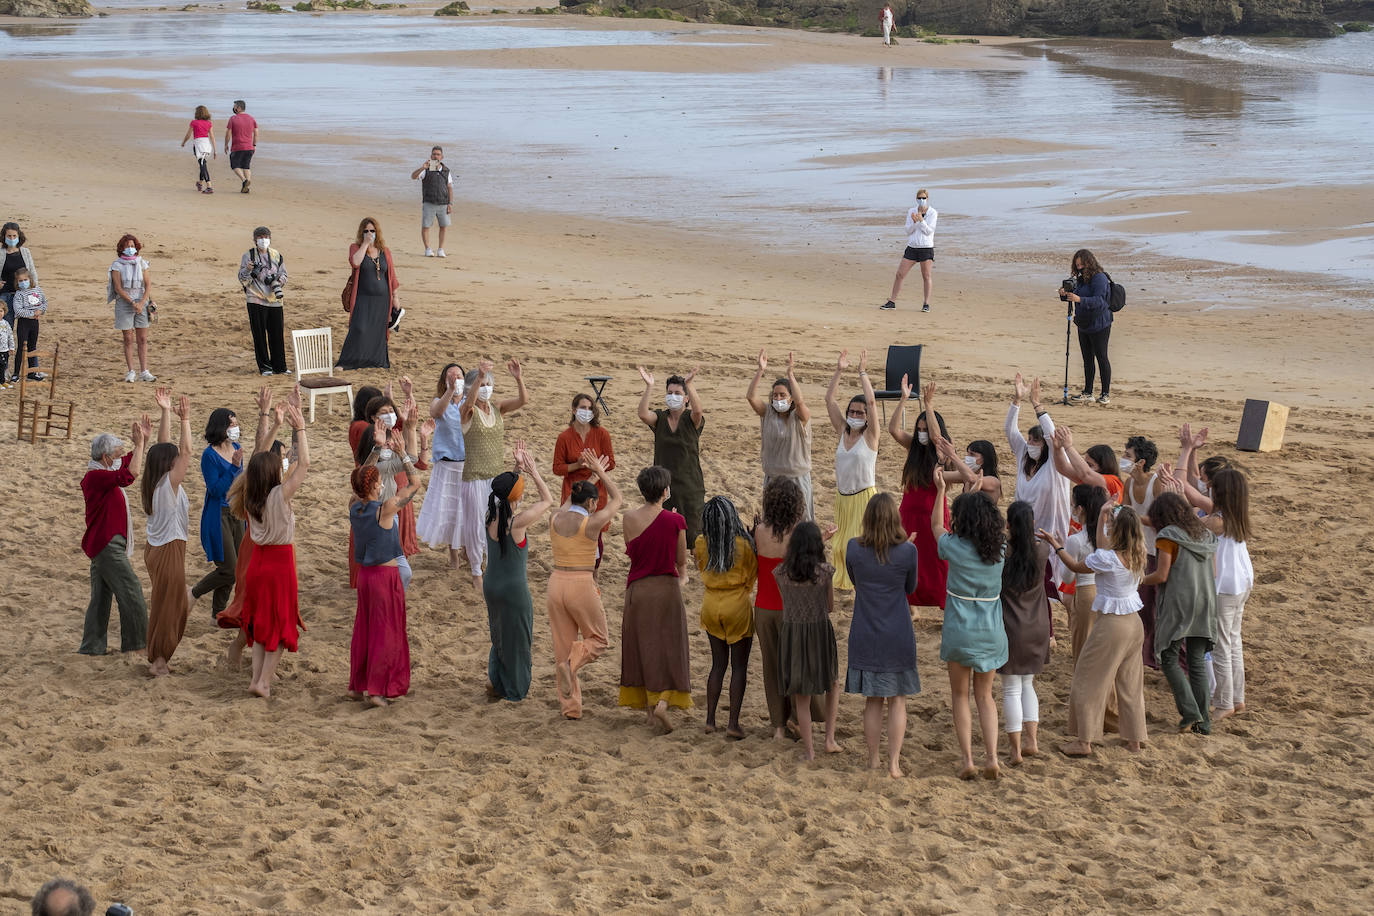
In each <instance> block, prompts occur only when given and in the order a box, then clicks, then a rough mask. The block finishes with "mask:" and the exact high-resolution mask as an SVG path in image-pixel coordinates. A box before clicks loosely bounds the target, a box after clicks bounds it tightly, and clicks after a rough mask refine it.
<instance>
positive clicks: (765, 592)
mask: <svg viewBox="0 0 1374 916" xmlns="http://www.w3.org/2000/svg"><path fill="white" fill-rule="evenodd" d="M782 560H783V558H782V557H765V556H763V555H762V554H759V557H758V561H759V592H758V594H757V595H756V596H755V597H754V607H756V608H758V609H759V610H761V611H780V610H782V592H780V591H779V590H778V580H777V579H776V578H775V577H774V576H773V570H775V569H777V568H778V567H779V566H780V565H782Z"/></svg>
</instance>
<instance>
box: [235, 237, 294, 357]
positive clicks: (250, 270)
mask: <svg viewBox="0 0 1374 916" xmlns="http://www.w3.org/2000/svg"><path fill="white" fill-rule="evenodd" d="M238 278H239V285H240V286H242V287H243V292H244V295H245V296H246V297H247V299H248V328H249V331H250V332H251V333H252V335H253V355H254V357H255V358H256V359H257V366H258V374H259V375H264V376H266V375H273V374H276V375H285V374H286V344H285V342H284V339H283V333H284V332H283V322H282V317H283V315H282V313H283V311H284V307H283V306H282V287H283V286H284V285H285V284H286V280H287V275H286V264H285V262H284V260H283V259H282V256H281V252H279V251H277V249H275V248H273V247H272V231H271V230H270V229H268V228H267V227H266V226H259V227H258V228H256V229H254V230H253V247H252V248H249V249H248V250H247V251H245V252H244V253H243V257H241V258H239V273H238Z"/></svg>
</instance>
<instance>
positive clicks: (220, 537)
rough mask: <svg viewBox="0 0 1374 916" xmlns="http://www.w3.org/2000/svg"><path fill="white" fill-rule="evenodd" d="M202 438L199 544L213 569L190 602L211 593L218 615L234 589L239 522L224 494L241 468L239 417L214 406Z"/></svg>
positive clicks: (240, 531)
mask: <svg viewBox="0 0 1374 916" xmlns="http://www.w3.org/2000/svg"><path fill="white" fill-rule="evenodd" d="M205 441H206V442H208V443H209V445H207V446H206V447H205V451H204V452H202V453H201V456H200V473H201V476H202V477H204V478H205V506H204V507H203V508H202V509H201V512H200V546H201V547H203V548H204V549H205V558H206V559H207V560H209V561H210V562H211V563H214V564H215V568H214V569H212V570H210V572H208V573H206V574H205V576H204V577H203V578H202V579H201V580H200V581H199V582H197V583H196V584H195V585H194V586H193V587H192V588H191V600H192V601H194V600H196V599H197V598H199V597H200V596H201V595H204V594H205V593H206V592H214V597H213V598H212V599H211V600H212V605H211V608H210V611H211V613H212V614H213V615H216V616H218V614H219V612H220V611H222V610H224V608H225V607H226V606H227V605H228V604H229V598H230V596H231V595H232V594H233V592H234V567H235V565H236V564H237V563H238V559H239V542H240V541H242V540H243V521H242V520H241V519H237V518H235V517H234V516H233V515H232V514H231V513H230V512H229V503H228V501H227V500H226V498H225V497H226V496H227V494H228V493H229V487H230V485H231V484H233V482H234V478H236V477H238V476H239V474H240V473H242V471H243V450H242V449H241V448H239V418H238V417H237V416H236V415H235V414H234V412H233V411H232V410H230V409H229V408H228V407H217V408H215V409H214V410H213V411H211V412H210V419H209V420H207V421H206V423H205Z"/></svg>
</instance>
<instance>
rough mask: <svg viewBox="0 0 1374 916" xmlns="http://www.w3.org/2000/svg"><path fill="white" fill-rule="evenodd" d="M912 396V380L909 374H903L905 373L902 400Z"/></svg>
mask: <svg viewBox="0 0 1374 916" xmlns="http://www.w3.org/2000/svg"><path fill="white" fill-rule="evenodd" d="M910 397H911V381H910V378H909V376H907V375H906V374H903V375H902V400H903V401H905V400H907V399H908V398H910Z"/></svg>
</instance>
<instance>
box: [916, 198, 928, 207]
mask: <svg viewBox="0 0 1374 916" xmlns="http://www.w3.org/2000/svg"><path fill="white" fill-rule="evenodd" d="M916 206H917V208H919V209H921V210H924V209H926V208H927V207H929V206H930V198H929V197H918V198H916Z"/></svg>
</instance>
